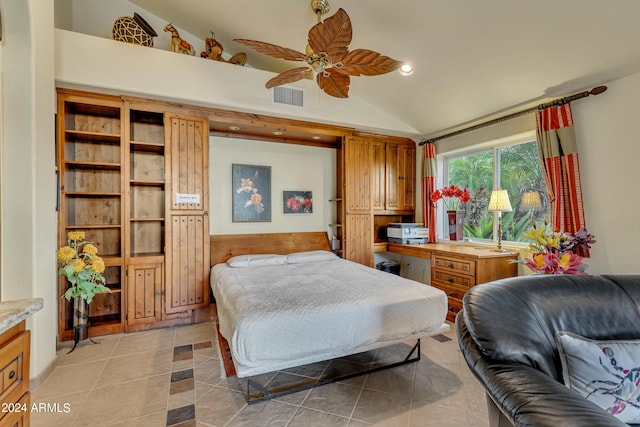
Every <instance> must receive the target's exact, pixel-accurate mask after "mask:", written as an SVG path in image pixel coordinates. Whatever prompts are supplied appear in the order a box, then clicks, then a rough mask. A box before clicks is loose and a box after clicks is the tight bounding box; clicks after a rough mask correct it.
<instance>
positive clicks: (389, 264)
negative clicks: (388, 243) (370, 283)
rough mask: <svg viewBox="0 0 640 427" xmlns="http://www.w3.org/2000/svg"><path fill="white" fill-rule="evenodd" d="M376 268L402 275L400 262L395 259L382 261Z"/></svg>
mask: <svg viewBox="0 0 640 427" xmlns="http://www.w3.org/2000/svg"><path fill="white" fill-rule="evenodd" d="M376 268H377V269H378V270H381V271H386V272H387V273H392V274H395V275H396V276H399V275H400V264H398V263H397V262H395V261H382V262H379V263H378V264H376Z"/></svg>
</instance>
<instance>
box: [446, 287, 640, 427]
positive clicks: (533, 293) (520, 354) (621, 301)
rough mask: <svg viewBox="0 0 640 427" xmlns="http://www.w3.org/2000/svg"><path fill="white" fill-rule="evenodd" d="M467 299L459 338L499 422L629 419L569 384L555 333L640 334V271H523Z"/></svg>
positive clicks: (587, 423)
mask: <svg viewBox="0 0 640 427" xmlns="http://www.w3.org/2000/svg"><path fill="white" fill-rule="evenodd" d="M463 302H464V307H463V309H462V310H461V311H460V312H459V313H458V316H457V317H456V333H457V336H458V343H459V345H460V349H461V350H462V353H463V355H464V358H465V360H466V362H467V364H468V365H469V368H470V369H471V371H472V372H473V373H474V375H475V376H476V378H478V380H479V381H480V382H481V384H482V385H483V386H484V387H485V390H486V393H487V405H488V408H489V423H490V425H491V426H492V427H496V426H498V427H505V426H511V425H514V426H536V427H546V426H548V427H559V426H570V427H574V426H575V427H603V426H626V425H627V424H625V423H623V422H621V421H619V420H618V419H616V418H615V417H613V416H612V415H610V414H608V413H607V412H606V411H604V410H603V409H602V408H600V407H598V406H597V405H595V404H594V403H592V402H590V401H589V400H587V399H586V398H583V397H582V396H581V395H579V394H578V393H576V392H575V391H573V390H570V389H569V388H567V387H565V386H564V384H563V378H562V367H561V362H560V357H559V353H558V348H557V346H556V342H555V336H554V334H555V332H557V331H569V332H573V333H575V334H578V335H581V336H583V337H588V338H591V339H640V276H613V275H612V276H576V275H534V276H526V277H524V276H523V277H515V278H510V279H504V280H498V281H494V282H491V283H486V284H483V285H479V286H475V287H473V288H471V289H470V290H469V291H468V292H467V294H466V295H465V296H464V299H463ZM636 425H637V424H636Z"/></svg>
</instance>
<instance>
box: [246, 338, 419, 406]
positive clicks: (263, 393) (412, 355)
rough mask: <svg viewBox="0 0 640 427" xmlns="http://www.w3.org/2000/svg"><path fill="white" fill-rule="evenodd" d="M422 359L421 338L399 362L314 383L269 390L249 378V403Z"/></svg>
mask: <svg viewBox="0 0 640 427" xmlns="http://www.w3.org/2000/svg"><path fill="white" fill-rule="evenodd" d="M419 360H420V339H418V340H417V341H416V344H415V345H414V346H413V347H412V348H411V350H410V351H409V354H407V356H406V357H405V358H404V360H401V361H399V362H394V363H389V364H386V365H380V366H376V367H374V368H369V369H365V370H362V371H357V372H353V373H349V374H345V375H338V376H336V377H331V378H327V379H323V380H317V381H315V382H313V383H309V384H302V385H293V386H291V387H286V388H284V389H283V388H282V387H278V390H272V391H270V390H268V389H267V388H266V387H264V386H262V385H260V384H258V383H257V382H255V381H254V380H252V379H248V380H247V403H249V404H253V403H258V402H262V401H265V400H270V399H275V398H277V397H282V396H286V395H289V394H292V393H297V392H299V391H303V390H309V389H312V388H316V387H320V386H323V385H326V384H331V383H335V382H337V381H343V380H348V379H350V378H355V377H358V376H361V375H366V374H371V373H373V372H378V371H382V370H385V369H390V368H395V367H396V366H401V365H406V364H408V363H413V362H417V361H419ZM252 388H253V389H255V390H256V393H253V394H252V393H251V390H252Z"/></svg>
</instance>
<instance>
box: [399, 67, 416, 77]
mask: <svg viewBox="0 0 640 427" xmlns="http://www.w3.org/2000/svg"><path fill="white" fill-rule="evenodd" d="M400 74H402V75H403V76H410V75H411V74H413V67H412V66H411V65H410V64H403V65H402V66H401V67H400Z"/></svg>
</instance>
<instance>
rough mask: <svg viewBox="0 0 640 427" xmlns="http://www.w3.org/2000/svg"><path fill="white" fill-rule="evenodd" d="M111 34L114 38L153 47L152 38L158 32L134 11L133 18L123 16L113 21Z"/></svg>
mask: <svg viewBox="0 0 640 427" xmlns="http://www.w3.org/2000/svg"><path fill="white" fill-rule="evenodd" d="M111 35H112V37H113V39H114V40H117V41H121V42H125V43H132V44H138V45H141V46H147V47H153V38H154V37H157V36H158V34H157V33H156V32H155V31H154V30H153V28H151V25H149V24H148V23H147V21H145V20H144V18H143V17H142V16H140V15H138V14H137V13H135V12H134V14H133V18H131V17H128V16H123V17H120V18H118V19H116V22H114V23H113V29H112V30H111Z"/></svg>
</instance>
